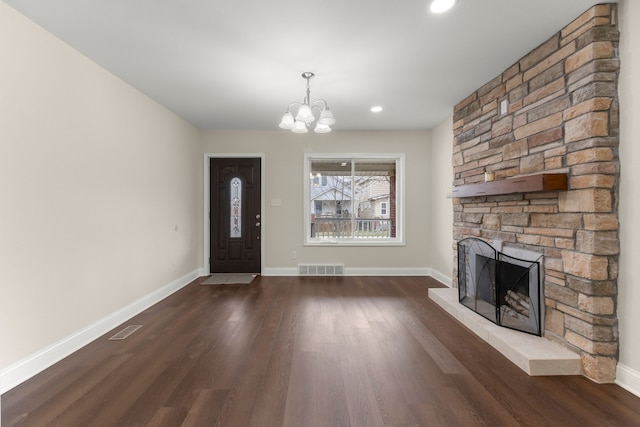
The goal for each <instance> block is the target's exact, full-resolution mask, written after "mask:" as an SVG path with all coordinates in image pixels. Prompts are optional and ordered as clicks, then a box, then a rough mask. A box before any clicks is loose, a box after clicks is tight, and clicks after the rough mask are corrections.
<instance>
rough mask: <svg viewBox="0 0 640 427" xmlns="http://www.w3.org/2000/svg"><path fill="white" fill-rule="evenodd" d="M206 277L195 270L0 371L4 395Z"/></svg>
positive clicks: (0, 389) (0, 385) (200, 270)
mask: <svg viewBox="0 0 640 427" xmlns="http://www.w3.org/2000/svg"><path fill="white" fill-rule="evenodd" d="M202 275H204V272H203V271H202V269H197V270H193V271H192V272H190V273H187V274H185V275H184V276H182V277H180V278H178V279H176V280H174V281H172V282H170V283H168V284H167V285H165V286H163V287H162V288H160V289H157V290H155V291H153V292H151V293H150V294H148V295H146V296H144V297H142V298H140V299H138V300H136V301H134V302H132V303H131V304H128V305H126V306H124V307H122V308H120V309H119V310H116V311H114V312H113V313H111V314H108V315H107V316H105V317H103V318H102V319H99V320H97V321H95V322H93V323H91V324H90V325H87V326H85V327H84V328H82V329H80V330H79V331H77V332H75V333H73V334H71V335H69V336H67V337H65V338H63V339H61V340H60V341H58V342H56V343H53V344H51V345H50V346H48V347H45V348H43V349H42V350H40V351H38V352H36V353H34V354H32V355H30V356H28V357H26V358H24V359H22V360H20V361H18V362H16V363H14V364H12V365H11V366H9V367H7V368H5V369H3V370H2V371H0V393H5V392H7V391H9V390H11V389H12V388H14V387H15V386H17V385H19V384H21V383H22V382H24V381H26V380H28V379H29V378H31V377H33V376H34V375H36V374H38V373H40V372H42V371H44V370H45V369H47V368H48V367H50V366H52V365H53V364H55V363H57V362H59V361H60V360H62V359H64V358H65V357H67V356H69V355H70V354H71V353H73V352H74V351H77V350H78V349H80V348H81V347H84V346H85V345H87V344H89V343H90V342H91V341H94V340H95V339H97V338H99V337H101V336H102V335H104V334H106V333H107V332H109V331H110V330H112V329H114V328H115V327H117V326H118V325H120V324H122V323H124V322H126V321H127V320H129V319H131V318H132V317H133V316H135V315H137V314H138V313H140V312H142V311H144V310H146V309H147V308H149V307H151V306H152V305H154V304H156V303H158V302H159V301H161V300H163V299H164V298H166V297H168V296H169V295H171V294H173V293H174V292H176V291H178V290H179V289H181V288H183V287H184V286H186V285H188V284H189V283H191V282H192V281H193V280H195V279H196V278H198V277H200V276H202Z"/></svg>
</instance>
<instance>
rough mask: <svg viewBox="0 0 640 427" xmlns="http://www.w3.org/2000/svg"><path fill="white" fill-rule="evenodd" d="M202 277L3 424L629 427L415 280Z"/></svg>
mask: <svg viewBox="0 0 640 427" xmlns="http://www.w3.org/2000/svg"><path fill="white" fill-rule="evenodd" d="M203 280H204V278H200V279H198V280H196V281H194V283H192V284H190V285H188V286H186V287H185V288H183V289H182V290H180V291H178V292H176V293H175V294H173V295H171V296H170V297H169V298H167V299H165V300H164V301H162V302H160V303H158V304H156V305H155V306H153V307H151V308H150V309H148V310H146V311H145V312H143V313H141V314H140V315H138V316H136V317H135V318H133V319H131V320H130V321H129V322H127V323H126V324H125V325H122V326H121V327H119V328H116V329H115V330H114V331H112V332H110V333H108V334H106V335H105V336H103V337H101V338H100V339H98V340H96V341H94V342H93V343H91V344H89V345H88V346H86V347H84V348H83V349H81V350H80V351H78V352H76V353H74V354H72V355H71V356H69V357H67V358H66V359H64V360H62V361H61V362H59V363H57V364H56V365H54V366H52V367H51V368H49V369H47V370H46V371H44V372H42V373H40V374H39V375H37V376H35V377H34V378H32V379H30V380H29V381H27V382H25V383H23V384H21V385H19V386H18V387H16V388H14V389H13V390H10V391H9V392H7V393H5V394H4V395H2V426H4V427H11V426H29V427H31V426H36V427H39V426H64V427H68V426H73V427H75V426H118V427H120V426H171V427H174V426H260V427H263V426H305V427H306V426H323V427H324V426H330V427H338V426H366V427H371V426H476V425H485V426H574V425H575V426H581V427H585V426H640V398H638V397H636V396H634V395H632V394H631V393H628V392H626V391H625V390H623V389H622V388H620V387H618V386H616V385H613V384H605V385H598V384H595V383H593V382H591V381H589V380H588V379H586V378H583V377H529V376H527V375H526V374H525V373H524V372H522V371H521V370H520V369H519V368H517V367H516V366H514V365H513V364H511V362H509V361H508V360H507V359H506V358H504V357H503V356H502V355H501V354H499V353H498V352H497V351H495V350H494V349H493V348H491V347H490V346H489V345H487V344H486V343H484V342H483V341H481V340H480V339H479V338H477V337H476V336H475V335H474V334H473V333H471V332H470V331H469V330H467V329H466V328H465V327H464V326H462V325H461V324H459V323H457V322H456V321H455V320H454V319H453V318H451V317H450V316H449V315H448V314H447V313H445V312H444V311H443V310H441V309H440V308H439V307H438V306H436V305H435V304H433V303H432V302H431V301H430V300H429V298H428V297H427V288H429V287H437V286H438V284H437V282H435V281H434V280H432V279H430V278H427V277H328V278H300V277H259V278H257V279H256V280H254V282H253V283H252V284H251V285H221V286H200V285H199V284H200V282H202V281H203ZM132 324H142V325H144V326H143V327H142V328H141V329H139V330H138V331H137V332H135V333H134V334H133V335H131V336H130V337H129V338H127V339H125V340H122V341H109V340H108V338H109V337H110V336H112V335H113V334H114V333H116V332H118V331H120V330H121V329H122V328H123V327H124V326H126V325H132Z"/></svg>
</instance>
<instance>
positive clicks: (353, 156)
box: [302, 153, 406, 246]
mask: <svg viewBox="0 0 640 427" xmlns="http://www.w3.org/2000/svg"><path fill="white" fill-rule="evenodd" d="M316 159H320V160H327V159H345V160H367V159H381V160H395V161H396V237H389V238H380V239H348V238H341V239H326V238H312V237H311V221H310V220H309V219H310V218H311V213H310V211H311V200H310V191H309V188H310V186H311V182H312V181H311V180H312V179H313V177H311V176H310V173H311V169H310V166H311V161H312V160H316ZM303 178H304V179H303V185H304V200H303V204H304V209H303V221H302V223H303V224H304V234H303V235H304V243H303V244H304V246H405V245H406V243H405V231H404V228H405V224H406V220H405V209H404V206H405V202H404V200H405V197H404V196H405V193H404V188H405V154H404V153H304V177H303ZM389 208H390V206H389Z"/></svg>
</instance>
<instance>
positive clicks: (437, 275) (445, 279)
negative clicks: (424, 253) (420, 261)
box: [429, 268, 453, 288]
mask: <svg viewBox="0 0 640 427" xmlns="http://www.w3.org/2000/svg"><path fill="white" fill-rule="evenodd" d="M429 270H431V271H430V273H429V276H431V277H433V278H434V279H436V280H437V281H438V282H440V283H442V284H443V285H445V286H447V287H448V288H450V287H452V286H453V281H452V280H451V277H450V276H447V275H446V274H444V273H441V272H439V271H438V270H436V269H433V268H430V269H429Z"/></svg>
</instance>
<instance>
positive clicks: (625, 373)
mask: <svg viewBox="0 0 640 427" xmlns="http://www.w3.org/2000/svg"><path fill="white" fill-rule="evenodd" d="M616 384H618V385H619V386H620V387H622V388H623V389H625V390H627V391H628V392H630V393H633V394H635V395H636V396H638V397H640V372H638V371H636V370H634V369H631V368H630V367H628V366H625V365H623V364H621V363H618V366H616Z"/></svg>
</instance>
